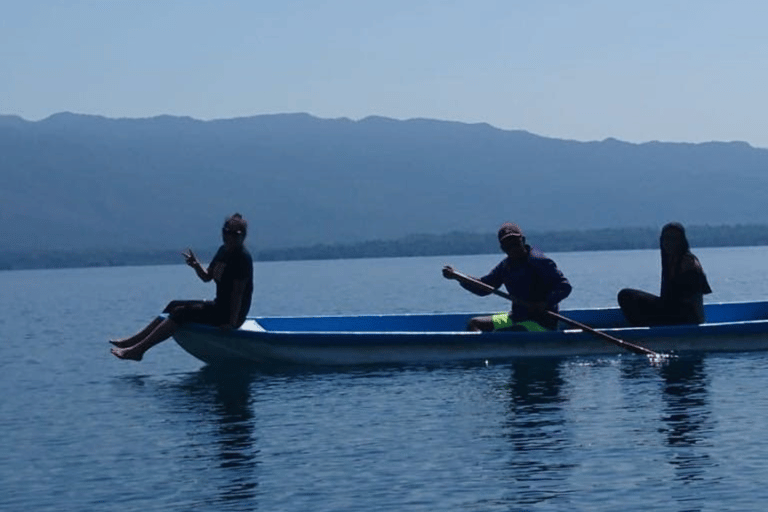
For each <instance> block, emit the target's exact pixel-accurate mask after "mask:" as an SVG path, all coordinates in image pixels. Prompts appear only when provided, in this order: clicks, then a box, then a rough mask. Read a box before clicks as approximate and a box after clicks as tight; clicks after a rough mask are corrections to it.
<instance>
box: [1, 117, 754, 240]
mask: <svg viewBox="0 0 768 512" xmlns="http://www.w3.org/2000/svg"><path fill="white" fill-rule="evenodd" d="M0 183H1V184H2V185H1V186H0V236H1V237H2V240H3V241H4V244H3V246H4V249H5V250H9V249H12V250H16V251H35V250H50V249H55V250H70V249H72V250H78V251H83V250H90V249H98V250H105V249H107V250H109V249H116V250H117V249H131V250H143V249H146V250H164V249H176V248H183V247H187V246H193V247H198V246H205V247H210V246H213V245H215V244H217V243H219V229H220V226H221V224H222V223H223V220H224V218H225V217H226V216H227V215H229V214H231V213H234V212H240V213H242V214H243V215H244V216H245V217H246V219H248V221H249V226H250V228H249V238H248V244H249V246H251V247H253V248H261V249H269V248H286V247H293V246H307V245H312V244H318V243H350V242H357V241H365V240H386V239H395V238H398V237H403V236H407V235H410V234H445V233H450V232H454V231H457V232H458V231H461V232H478V233H487V232H494V231H495V230H496V228H497V227H498V225H499V224H500V223H502V222H504V221H514V222H517V223H519V224H520V225H521V226H522V227H523V228H524V229H525V230H536V231H544V230H579V229H595V228H621V227H633V226H644V227H646V226H651V227H659V226H661V225H662V224H664V223H665V222H668V221H670V220H677V221H680V222H683V223H686V224H688V223H690V224H697V225H708V224H712V225H727V224H768V209H766V208H765V206H764V204H765V195H766V191H768V150H766V149H762V148H755V147H752V146H750V145H749V144H747V143H744V142H708V143H696V144H694V143H672V142H658V141H654V142H648V143H642V144H635V143H627V142H622V141H619V140H616V139H606V140H603V141H592V142H579V141H574V140H562V139H554V138H547V137H542V136H538V135H535V134H532V133H529V132H526V131H522V130H502V129H498V128H495V127H492V126H490V125H488V124H466V123H459V122H451V121H440V120H430V119H411V120H394V119H388V118H383V117H368V118H365V119H361V120H350V119H346V118H342V119H321V118H317V117H313V116H310V115H308V114H275V115H261V116H254V117H245V118H235V119H221V120H211V121H202V120H196V119H192V118H187V117H171V116H159V117H154V118H145V119H111V118H104V117H99V116H90V115H79V114H72V113H60V114H55V115H53V116H51V117H48V118H46V119H43V120H40V121H27V120H24V119H22V118H19V117H16V116H0Z"/></svg>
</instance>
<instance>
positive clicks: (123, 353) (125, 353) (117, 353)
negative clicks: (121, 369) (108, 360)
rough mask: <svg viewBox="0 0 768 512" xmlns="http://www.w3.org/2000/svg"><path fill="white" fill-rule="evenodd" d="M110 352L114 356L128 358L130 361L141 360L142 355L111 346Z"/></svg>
mask: <svg viewBox="0 0 768 512" xmlns="http://www.w3.org/2000/svg"><path fill="white" fill-rule="evenodd" d="M110 352H112V353H113V354H114V355H115V357H118V358H120V359H130V360H131V361H141V357H142V356H143V354H137V353H134V352H131V351H130V350H127V349H124V348H113V349H112V350H110Z"/></svg>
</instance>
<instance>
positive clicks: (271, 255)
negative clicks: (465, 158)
mask: <svg viewBox="0 0 768 512" xmlns="http://www.w3.org/2000/svg"><path fill="white" fill-rule="evenodd" d="M659 231H660V228H649V227H645V228H640V227H632V228H609V229H586V230H563V231H544V232H536V231H530V232H527V233H526V239H527V242H528V243H529V244H531V245H534V246H536V247H539V248H540V249H542V250H543V251H545V252H577V251H607V250H629V249H656V248H658V246H659ZM686 231H687V233H688V239H689V241H690V242H691V246H693V247H735V246H759V245H768V225H734V226H707V225H704V226H687V227H686ZM252 243H256V244H257V243H258V241H255V242H252ZM215 250H216V249H215V248H210V249H208V250H200V251H199V255H200V257H201V259H205V260H206V261H207V260H208V259H210V258H211V257H212V256H213V254H214V252H215ZM497 252H499V247H498V241H497V240H496V234H495V233H464V232H452V233H447V234H441V235H430V234H421V235H409V236H406V237H403V238H398V239H395V240H369V241H362V242H356V243H345V244H341V243H329V244H316V245H311V246H306V247H293V248H281V249H264V250H253V248H252V254H253V257H254V260H256V261H291V260H318V259H319V260H322V259H345V258H380V257H413V256H442V255H445V256H448V255H471V254H493V253H497ZM179 263H181V256H180V252H179V250H153V251H146V250H144V251H139V250H126V249H113V250H110V249H100V250H79V251H78V250H64V249H62V250H44V249H41V250H38V251H23V252H22V251H13V250H4V251H0V270H18V269H35V268H66V267H106V266H127V265H170V264H179Z"/></svg>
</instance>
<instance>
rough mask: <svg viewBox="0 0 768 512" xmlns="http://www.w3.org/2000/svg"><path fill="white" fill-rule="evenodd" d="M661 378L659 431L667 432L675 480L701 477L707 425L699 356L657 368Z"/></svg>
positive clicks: (703, 374)
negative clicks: (661, 423) (661, 405)
mask: <svg viewBox="0 0 768 512" xmlns="http://www.w3.org/2000/svg"><path fill="white" fill-rule="evenodd" d="M660 374H661V377H662V378H663V379H664V388H663V395H662V398H663V400H664V409H663V415H662V420H663V422H664V426H663V427H662V428H661V432H662V433H664V434H665V435H666V443H667V446H669V448H671V449H672V451H671V452H670V458H669V464H670V465H672V466H673V467H674V468H675V474H676V476H677V478H678V480H680V481H682V482H690V481H692V480H697V479H701V478H702V475H703V474H704V472H705V470H706V468H707V467H709V466H711V464H712V463H711V461H710V457H709V455H708V453H707V451H706V450H705V449H704V446H703V445H704V444H705V442H706V440H707V435H708V433H709V432H710V431H711V428H710V414H711V411H710V407H709V402H708V394H707V388H708V380H707V375H706V372H705V365H704V361H703V360H702V359H677V360H672V361H670V362H669V363H668V364H666V365H664V366H663V367H661V368H660Z"/></svg>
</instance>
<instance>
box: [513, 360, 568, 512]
mask: <svg viewBox="0 0 768 512" xmlns="http://www.w3.org/2000/svg"><path fill="white" fill-rule="evenodd" d="M562 364H563V362H562V360H554V359H553V360H549V359H542V360H536V361H529V362H518V363H513V364H511V365H510V366H511V368H512V373H511V375H510V380H509V383H508V384H507V386H506V391H507V393H508V395H509V401H508V406H507V416H506V417H507V420H506V422H505V425H504V437H505V438H506V439H508V440H509V442H510V445H511V447H512V453H511V454H510V458H509V461H508V463H507V465H508V467H509V468H510V470H511V474H510V481H511V485H512V486H513V488H512V489H510V490H511V491H512V493H513V494H514V502H515V503H516V504H517V505H518V506H519V505H524V506H525V505H533V504H535V503H540V502H543V501H548V500H550V499H552V498H554V497H556V496H559V495H560V494H561V493H562V492H563V483H564V482H566V481H567V480H568V478H569V476H570V473H571V470H572V469H573V468H574V467H575V465H574V464H572V463H569V462H568V461H567V457H566V454H567V453H568V450H569V446H570V444H571V440H570V432H569V427H568V425H567V419H566V414H565V411H564V405H565V403H566V402H567V397H566V396H564V394H563V392H562V388H563V385H564V379H563V376H562V374H561V366H562Z"/></svg>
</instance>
